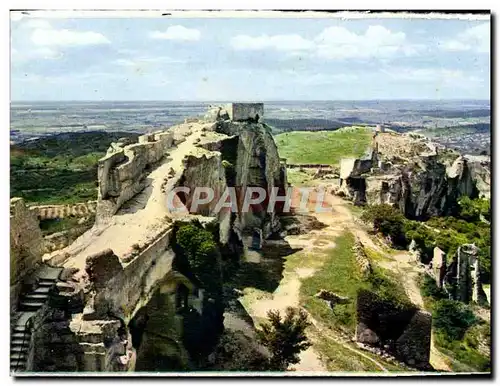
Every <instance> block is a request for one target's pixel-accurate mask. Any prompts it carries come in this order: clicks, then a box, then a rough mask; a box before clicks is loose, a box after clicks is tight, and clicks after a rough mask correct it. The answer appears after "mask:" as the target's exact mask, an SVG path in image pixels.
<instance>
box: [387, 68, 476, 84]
mask: <svg viewBox="0 0 500 386" xmlns="http://www.w3.org/2000/svg"><path fill="white" fill-rule="evenodd" d="M381 71H382V73H383V74H385V75H386V76H389V78H391V79H393V80H401V81H410V82H433V83H436V84H444V83H446V84H453V85H454V86H456V87H460V86H461V85H464V82H467V83H469V84H470V83H479V82H483V79H481V78H479V77H477V76H475V75H470V74H467V73H464V72H463V71H461V70H454V69H447V68H409V67H391V68H386V69H383V70H381Z"/></svg>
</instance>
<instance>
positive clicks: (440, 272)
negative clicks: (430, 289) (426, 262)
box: [432, 247, 446, 288]
mask: <svg viewBox="0 0 500 386" xmlns="http://www.w3.org/2000/svg"><path fill="white" fill-rule="evenodd" d="M432 272H433V273H434V278H435V279H436V285H437V287H438V288H441V287H442V286H443V280H444V276H445V275H446V253H444V252H443V251H442V250H441V249H440V248H439V247H435V248H434V252H433V257H432Z"/></svg>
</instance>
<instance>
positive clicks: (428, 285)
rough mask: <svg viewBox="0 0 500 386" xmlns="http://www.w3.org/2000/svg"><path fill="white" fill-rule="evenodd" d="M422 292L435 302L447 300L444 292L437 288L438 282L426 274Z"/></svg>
mask: <svg viewBox="0 0 500 386" xmlns="http://www.w3.org/2000/svg"><path fill="white" fill-rule="evenodd" d="M420 290H421V292H422V295H423V296H426V297H430V298H432V299H435V300H440V299H446V298H447V296H446V293H445V292H444V290H443V289H442V288H439V287H438V286H437V284H436V280H434V278H433V277H431V276H429V275H427V274H424V277H423V280H422V285H421V288H420Z"/></svg>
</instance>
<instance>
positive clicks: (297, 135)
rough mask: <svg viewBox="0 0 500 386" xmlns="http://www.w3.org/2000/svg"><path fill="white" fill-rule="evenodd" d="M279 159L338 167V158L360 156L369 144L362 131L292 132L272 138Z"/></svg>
mask: <svg viewBox="0 0 500 386" xmlns="http://www.w3.org/2000/svg"><path fill="white" fill-rule="evenodd" d="M275 141H276V144H277V146H278V152H279V154H280V157H282V158H286V159H287V163H291V164H307V163H312V164H330V165H334V164H338V163H339V162H340V159H341V158H344V157H349V156H354V157H358V156H361V155H362V154H363V153H364V152H365V151H366V149H367V148H368V146H369V145H370V141H371V130H370V129H368V128H364V127H356V126H353V127H352V128H343V129H340V130H337V131H316V132H308V131H294V132H290V133H282V134H278V135H277V136H275Z"/></svg>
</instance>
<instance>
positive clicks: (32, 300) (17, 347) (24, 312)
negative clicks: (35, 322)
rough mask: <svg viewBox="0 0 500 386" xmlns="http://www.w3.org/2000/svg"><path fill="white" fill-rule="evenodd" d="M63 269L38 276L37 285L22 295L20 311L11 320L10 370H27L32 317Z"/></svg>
mask: <svg viewBox="0 0 500 386" xmlns="http://www.w3.org/2000/svg"><path fill="white" fill-rule="evenodd" d="M60 271H61V270H60V269H55V270H54V271H52V272H50V274H45V275H43V276H38V279H37V280H36V287H35V288H34V289H33V290H31V291H30V292H28V293H25V294H23V295H22V296H21V297H20V301H19V305H18V312H16V313H15V314H14V315H13V319H14V320H13V321H11V326H12V327H11V336H10V370H11V372H20V371H25V370H26V364H27V360H28V354H29V344H30V340H31V333H32V331H31V323H30V320H31V318H32V317H33V316H34V315H35V313H36V311H38V310H39V309H40V308H41V307H42V306H43V305H44V304H45V303H46V302H47V300H48V298H49V292H50V291H51V289H52V288H54V287H55V285H56V283H57V276H58V274H59V272H60Z"/></svg>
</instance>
